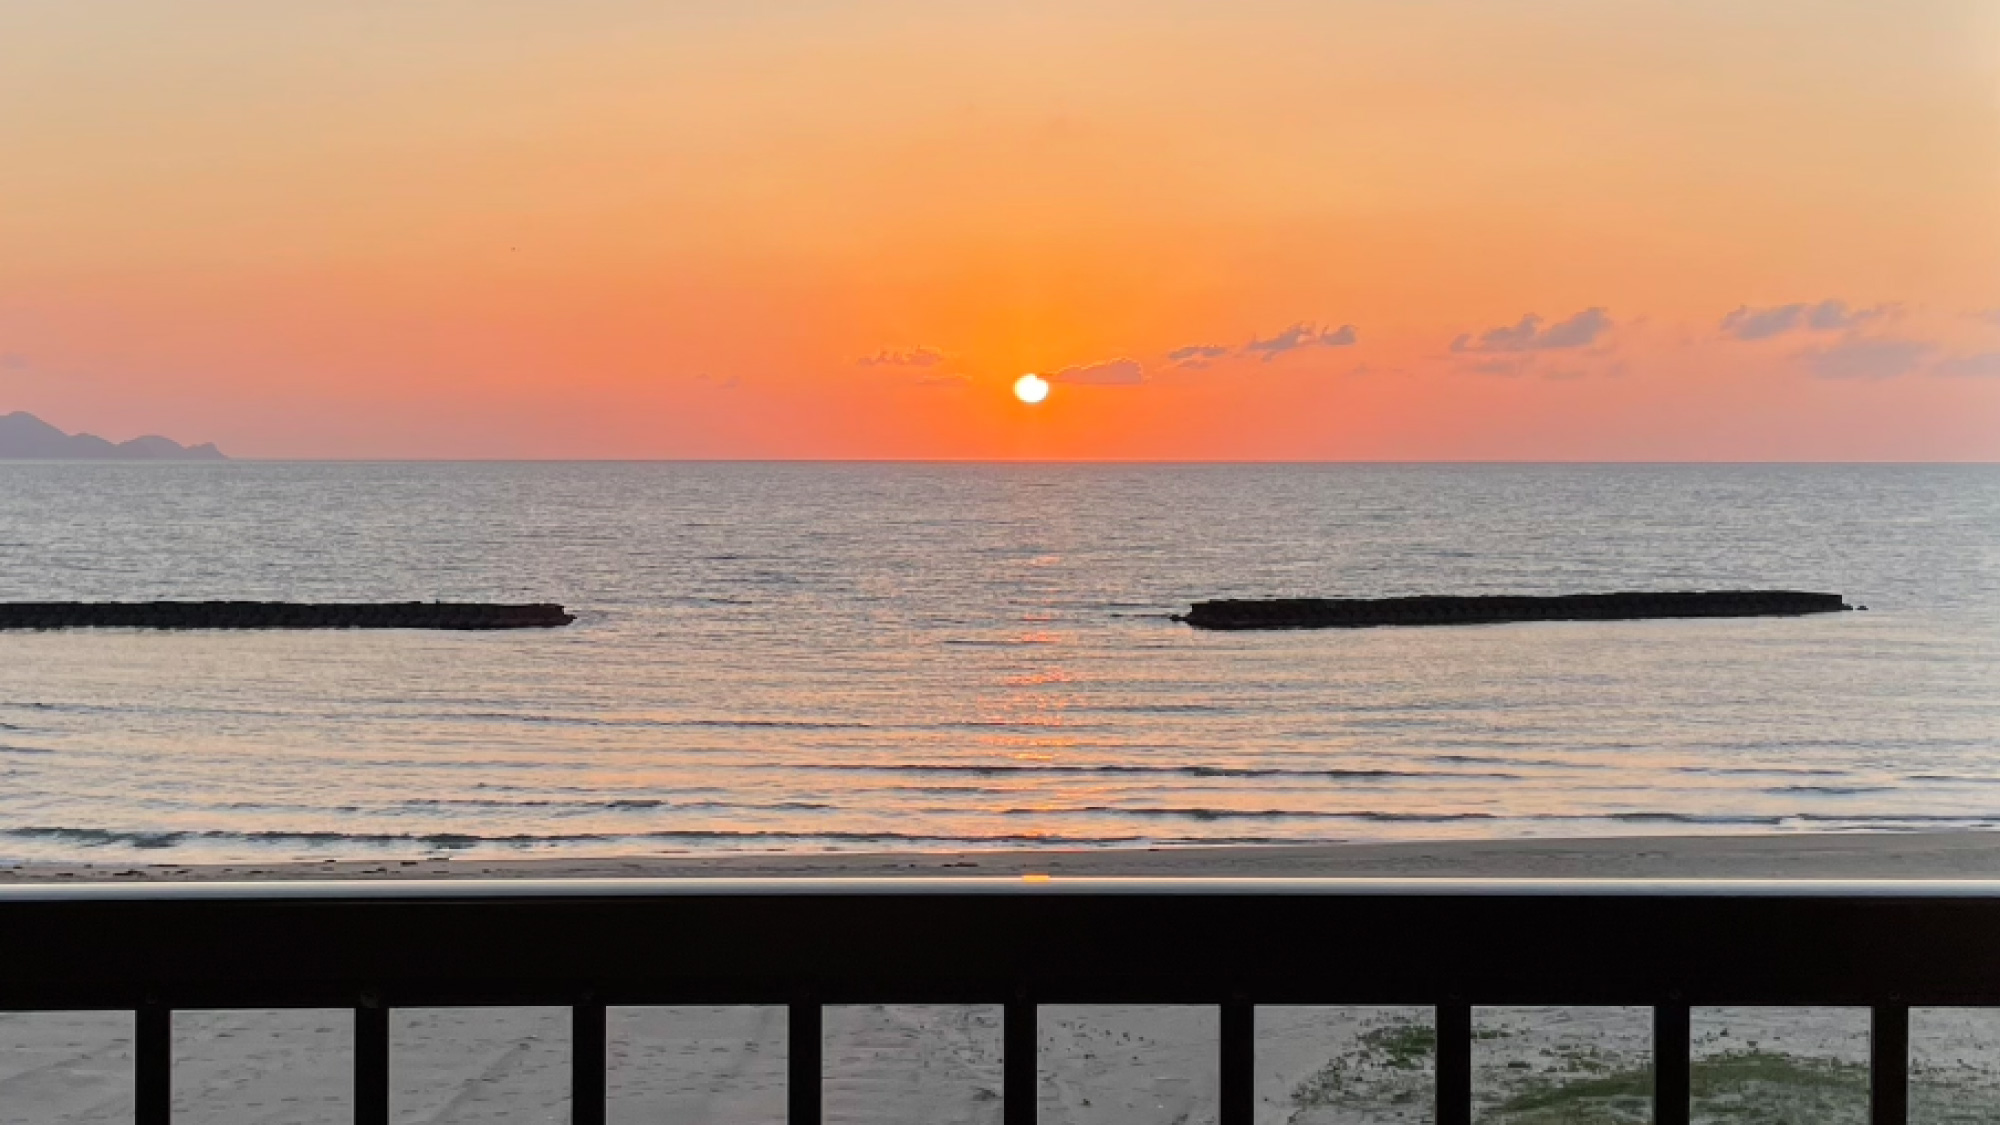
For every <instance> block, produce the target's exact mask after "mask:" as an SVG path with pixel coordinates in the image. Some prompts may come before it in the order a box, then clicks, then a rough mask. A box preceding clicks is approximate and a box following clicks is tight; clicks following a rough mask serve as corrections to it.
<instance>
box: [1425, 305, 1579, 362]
mask: <svg viewBox="0 0 2000 1125" xmlns="http://www.w3.org/2000/svg"><path fill="white" fill-rule="evenodd" d="M1611 327H1612V324H1611V315H1610V314H1609V313H1608V312H1606V311H1605V310H1604V309H1603V308H1601V307H1593V308H1588V309H1585V310H1583V311H1582V312H1580V313H1577V314H1576V315H1575V316H1572V317H1570V318H1569V319H1567V320H1559V321H1557V322H1555V323H1554V324H1550V325H1548V326H1547V327H1543V321H1542V318H1541V317H1539V316H1536V315H1535V314H1533V313H1529V314H1528V315H1526V316H1524V317H1522V318H1521V319H1520V320H1519V321H1518V322H1516V323H1514V324H1503V325H1500V326H1499V327H1496V328H1488V329H1487V330H1486V331H1484V332H1481V333H1480V334H1479V335H1478V336H1477V337H1474V336H1473V335H1472V334H1471V333H1470V332H1467V333H1464V334H1462V335H1460V336H1459V337H1458V339H1456V340H1453V341H1452V342H1451V350H1452V351H1455V352H1539V351H1550V350H1555V349H1560V348H1583V347H1589V346H1590V345H1591V344H1594V343H1596V342H1597V339H1598V337H1600V336H1602V335H1604V334H1605V333H1606V332H1609V331H1611Z"/></svg>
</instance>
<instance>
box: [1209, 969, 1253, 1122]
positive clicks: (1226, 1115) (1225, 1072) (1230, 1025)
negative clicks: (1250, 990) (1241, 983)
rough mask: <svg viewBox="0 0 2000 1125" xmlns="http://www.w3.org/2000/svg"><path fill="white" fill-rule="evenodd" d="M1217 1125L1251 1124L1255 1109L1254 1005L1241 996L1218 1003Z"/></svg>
mask: <svg viewBox="0 0 2000 1125" xmlns="http://www.w3.org/2000/svg"><path fill="white" fill-rule="evenodd" d="M1220 1085H1221V1090H1220V1097H1219V1100H1220V1101H1221V1103H1222V1105H1221V1107H1220V1110H1221V1112H1220V1115H1219V1118H1220V1119H1219V1122H1218V1125H1251V1119H1252V1118H1253V1117H1255V1116H1256V1111H1257V1009H1256V1007H1255V1006H1254V1005H1252V1004H1251V1003H1250V1002H1249V1001H1248V1000H1245V999H1244V998H1243V997H1241V996H1233V997H1231V998H1229V999H1228V1000H1226V1001H1224V1002H1223V1004H1222V1065H1221V1083H1220Z"/></svg>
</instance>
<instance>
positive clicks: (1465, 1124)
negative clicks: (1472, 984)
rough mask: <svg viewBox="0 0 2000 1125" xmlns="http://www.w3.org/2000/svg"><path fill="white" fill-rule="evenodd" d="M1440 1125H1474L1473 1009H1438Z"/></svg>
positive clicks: (1457, 1006) (1449, 1006)
mask: <svg viewBox="0 0 2000 1125" xmlns="http://www.w3.org/2000/svg"><path fill="white" fill-rule="evenodd" d="M1434 1120H1435V1121H1436V1122H1437V1125H1472V1005H1470V1004H1456V1003H1454V1004H1439V1005H1438V1007H1437V1116H1436V1117H1435V1118H1434Z"/></svg>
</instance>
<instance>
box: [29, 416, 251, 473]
mask: <svg viewBox="0 0 2000 1125" xmlns="http://www.w3.org/2000/svg"><path fill="white" fill-rule="evenodd" d="M227 460H229V458H228V457H227V456H225V455H224V454H223V452H222V451H221V450H220V449H217V448H216V447H215V446H214V445H213V444H210V443H203V444H201V445H182V444H181V443H180V442H177V441H174V440H173V439H171V438H163V437H159V436H157V435H154V434H148V435H146V436H145V437H136V438H133V439H132V440H131V441H121V442H113V441H107V440H105V439H104V438H101V437H98V436H97V435H96V434H68V433H64V432H63V431H61V430H59V429H57V428H55V427H54V426H51V425H49V424H48V423H47V422H44V421H42V420H41V419H40V418H37V417H35V416H34V415H33V414H29V413H27V412H25V411H19V410H17V411H15V412H14V413H12V414H7V415H0V461H227Z"/></svg>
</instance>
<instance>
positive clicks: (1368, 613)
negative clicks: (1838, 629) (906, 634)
mask: <svg viewBox="0 0 2000 1125" xmlns="http://www.w3.org/2000/svg"><path fill="white" fill-rule="evenodd" d="M1852 608H1854V607H1853V606H1850V605H1848V604H1847V603H1846V602H1845V601H1842V600H1841V596H1840V595H1839V594H1814V593H1806V592H1802V591H1798V590H1699V591H1671V592H1664V593H1646V592H1637V593H1618V594H1558V595H1553V596H1547V597H1535V596H1512V595H1497V596H1484V597H1451V596H1428V595H1427V596H1421V597H1412V598H1270V599H1257V600H1250V601H1211V602H1196V603H1195V604H1194V608H1193V609H1191V610H1189V611H1188V612H1187V613H1185V614H1182V615H1179V616H1177V617H1175V618H1174V620H1176V621H1185V622H1187V623H1188V624H1189V625H1193V626H1195V627H1197V628H1201V629H1361V628H1367V627H1369V626H1374V625H1493V624H1499V623H1502V622H1508V621H1627V620H1636V619H1641V618H1651V617H1797V616H1800V615H1803V614H1808V613H1839V612H1841V611H1843V610H1848V609H1852Z"/></svg>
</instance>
